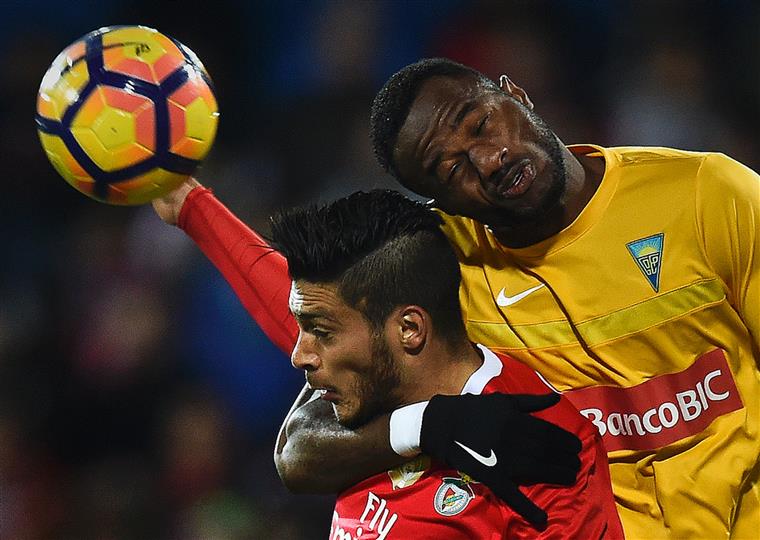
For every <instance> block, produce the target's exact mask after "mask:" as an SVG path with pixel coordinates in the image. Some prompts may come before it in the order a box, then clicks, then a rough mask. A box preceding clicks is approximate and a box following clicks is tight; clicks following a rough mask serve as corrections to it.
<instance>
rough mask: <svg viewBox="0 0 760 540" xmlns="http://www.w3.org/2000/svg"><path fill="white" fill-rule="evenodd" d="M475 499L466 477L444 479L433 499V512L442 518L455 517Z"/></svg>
mask: <svg viewBox="0 0 760 540" xmlns="http://www.w3.org/2000/svg"><path fill="white" fill-rule="evenodd" d="M474 498H475V493H473V491H472V488H471V487H470V480H469V478H467V477H460V478H451V477H444V478H443V483H441V485H440V486H439V487H438V491H436V492H435V498H434V499H433V506H434V507H435V511H436V512H438V513H439V514H441V515H442V516H455V515H457V514H459V513H461V512H462V511H463V510H464V509H465V508H467V505H468V504H470V501H471V500H472V499H474Z"/></svg>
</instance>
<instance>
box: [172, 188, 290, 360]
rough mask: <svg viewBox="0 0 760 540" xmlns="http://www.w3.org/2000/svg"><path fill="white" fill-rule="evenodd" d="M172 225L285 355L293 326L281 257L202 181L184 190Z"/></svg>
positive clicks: (287, 284)
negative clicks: (190, 241) (195, 246)
mask: <svg viewBox="0 0 760 540" xmlns="http://www.w3.org/2000/svg"><path fill="white" fill-rule="evenodd" d="M177 225H178V226H179V227H180V228H181V229H182V230H184V231H185V233H187V235H188V236H190V238H192V239H193V240H194V241H195V243H196V244H198V247H200V248H201V251H203V253H204V255H206V257H208V259H209V260H210V261H211V262H212V263H214V266H216V267H217V268H218V269H219V271H220V272H221V273H222V275H223V276H224V278H225V279H226V280H227V282H228V283H229V284H230V285H231V286H232V289H233V290H234V291H235V294H236V295H237V297H238V298H239V299H240V301H241V302H242V304H243V306H244V307H245V309H246V310H247V311H248V313H250V315H251V317H253V319H254V320H255V321H256V323H257V324H258V325H259V327H260V328H261V329H262V331H263V332H264V333H265V334H266V335H267V337H269V339H270V340H271V341H272V342H273V343H274V344H275V345H277V347H279V348H280V349H281V350H282V351H283V352H284V353H285V354H287V355H290V352H291V351H292V350H293V347H294V346H295V343H296V339H297V337H298V326H297V325H296V322H295V320H294V319H293V316H292V315H291V313H290V309H289V308H288V297H289V294H290V278H289V276H288V266H287V262H286V261H285V258H284V257H283V256H282V255H280V254H279V253H278V252H277V251H275V250H274V249H273V248H272V247H271V246H269V245H268V244H267V242H266V241H265V240H264V239H263V238H262V237H261V236H259V235H258V234H257V233H256V232H255V231H253V230H252V229H251V228H250V227H248V226H247V225H246V224H245V223H243V222H242V221H240V220H239V219H238V218H237V217H235V215H234V214H232V212H230V211H229V210H228V209H227V208H226V207H225V206H224V205H223V204H222V203H221V202H219V200H218V199H217V198H216V197H214V195H213V194H212V193H211V191H210V190H209V189H206V188H204V187H197V188H195V189H194V190H193V191H191V192H190V194H189V195H188V196H187V198H186V199H185V202H184V204H183V205H182V210H181V211H180V214H179V220H178V223H177Z"/></svg>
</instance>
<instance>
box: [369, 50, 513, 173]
mask: <svg viewBox="0 0 760 540" xmlns="http://www.w3.org/2000/svg"><path fill="white" fill-rule="evenodd" d="M432 77H452V78H459V77H462V78H465V77H470V78H473V79H474V81H475V82H476V83H477V84H480V85H481V86H483V87H484V88H487V89H491V90H496V91H499V86H498V85H497V84H496V83H495V82H493V81H492V80H491V79H489V78H488V77H486V76H485V75H484V74H483V73H481V72H479V71H477V70H476V69H473V68H471V67H468V66H465V65H463V64H459V63H457V62H454V61H452V60H449V59H447V58H425V59H423V60H420V61H418V62H415V63H413V64H409V65H408V66H406V67H404V68H402V69H400V70H399V71H397V72H396V73H394V74H393V75H392V76H391V77H390V79H388V80H387V81H386V83H385V85H383V87H382V88H381V89H380V91H379V92H378V93H377V95H376V96H375V99H374V100H373V102H372V110H371V113H370V137H371V139H372V147H373V150H374V152H375V157H376V158H377V160H378V162H379V163H380V165H381V166H382V167H383V169H385V170H386V171H387V172H389V173H391V174H393V175H394V176H395V177H396V178H397V179H398V180H399V181H400V182H401V183H402V184H404V179H403V178H401V176H400V175H399V173H398V170H397V169H396V167H395V165H394V163H393V149H394V147H395V145H396V140H397V139H398V133H399V131H400V130H401V127H402V126H403V125H404V122H405V121H406V118H407V116H409V110H410V109H411V106H412V103H413V102H414V99H415V98H416V97H417V94H418V93H419V90H420V88H421V87H422V85H423V84H424V83H425V82H426V81H428V80H429V79H431V78H432Z"/></svg>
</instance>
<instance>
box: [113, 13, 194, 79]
mask: <svg viewBox="0 0 760 540" xmlns="http://www.w3.org/2000/svg"><path fill="white" fill-rule="evenodd" d="M120 40H121V41H120ZM103 44H104V46H106V49H105V50H104V51H103V60H104V66H105V67H106V69H108V70H109V71H113V72H116V73H121V74H123V75H128V76H135V77H138V78H139V79H141V80H143V81H146V82H149V83H153V84H159V83H160V82H161V81H162V80H164V79H165V78H166V77H167V76H168V75H169V74H170V73H172V72H174V71H175V70H176V69H178V68H179V67H181V66H182V65H183V64H184V63H185V57H184V55H183V54H182V51H180V49H179V48H178V47H177V45H175V44H174V42H173V41H172V40H171V39H169V38H167V37H166V36H164V35H162V34H160V33H158V32H157V31H155V30H152V29H149V28H146V27H136V28H135V27H132V28H122V29H119V30H114V31H112V32H110V33H108V34H106V35H104V37H103Z"/></svg>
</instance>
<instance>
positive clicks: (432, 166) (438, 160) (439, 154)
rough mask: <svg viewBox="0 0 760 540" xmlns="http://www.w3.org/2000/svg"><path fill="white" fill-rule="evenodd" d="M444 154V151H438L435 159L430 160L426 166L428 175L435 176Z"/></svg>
mask: <svg viewBox="0 0 760 540" xmlns="http://www.w3.org/2000/svg"><path fill="white" fill-rule="evenodd" d="M442 156H443V152H441V151H440V150H439V151H438V152H436V154H435V156H434V157H433V159H432V160H431V161H430V163H429V164H428V165H427V166H426V167H425V174H426V175H427V176H435V171H436V169H438V165H439V164H440V163H441V157H442Z"/></svg>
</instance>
